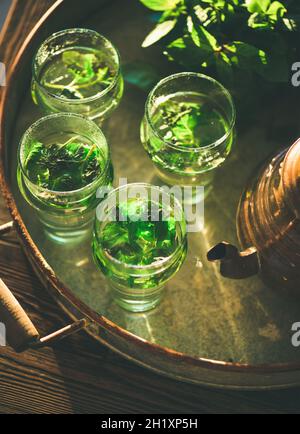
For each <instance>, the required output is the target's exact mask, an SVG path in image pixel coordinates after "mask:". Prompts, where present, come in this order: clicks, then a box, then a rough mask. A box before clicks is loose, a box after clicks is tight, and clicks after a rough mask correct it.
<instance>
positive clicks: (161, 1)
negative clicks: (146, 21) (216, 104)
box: [140, 0, 181, 11]
mask: <svg viewBox="0 0 300 434" xmlns="http://www.w3.org/2000/svg"><path fill="white" fill-rule="evenodd" d="M140 1H141V2H142V3H143V5H145V6H146V7H147V8H149V9H152V10H153V11H166V10H168V9H174V8H175V6H177V4H178V3H179V2H180V1H181V0H140Z"/></svg>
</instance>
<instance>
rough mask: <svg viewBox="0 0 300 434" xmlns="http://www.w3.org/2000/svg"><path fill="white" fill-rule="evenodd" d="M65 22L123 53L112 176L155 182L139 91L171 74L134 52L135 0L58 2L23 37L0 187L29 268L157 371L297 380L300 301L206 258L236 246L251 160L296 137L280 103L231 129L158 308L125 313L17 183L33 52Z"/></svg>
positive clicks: (154, 58) (243, 380)
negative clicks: (234, 275) (183, 256)
mask: <svg viewBox="0 0 300 434" xmlns="http://www.w3.org/2000/svg"><path fill="white" fill-rule="evenodd" d="M74 26H80V27H88V28H92V29H95V30H97V31H98V32H100V33H102V34H104V35H105V36H107V37H108V38H109V39H111V40H112V42H113V43H114V45H116V46H117V47H118V48H119V50H120V53H121V57H122V60H123V69H124V75H125V78H126V91H125V95H124V98H123V101H122V103H121V106H120V108H119V109H118V110H117V111H116V112H115V113H114V114H113V115H112V117H111V118H110V119H109V120H108V121H107V122H106V124H105V125H104V132H105V134H106V136H107V138H108V141H109V143H110V146H111V149H112V157H113V163H114V167H115V173H116V180H117V181H118V179H119V178H120V177H123V178H127V179H128V182H135V181H143V182H151V183H154V184H155V183H156V182H157V180H156V178H155V173H154V170H153V167H152V164H151V162H150V161H149V159H148V157H147V156H146V154H145V152H144V150H143V148H142V146H141V144H140V139H139V125H140V121H141V118H142V116H143V110H144V104H145V99H146V95H147V91H146V89H147V87H149V86H150V87H151V85H152V83H154V82H155V81H157V80H158V79H159V78H161V77H163V76H165V75H168V74H169V73H170V72H176V67H175V66H174V65H172V64H169V63H167V62H166V60H164V58H163V57H162V55H161V54H160V50H159V49H158V50H157V49H155V48H150V49H147V50H146V49H142V48H141V42H142V40H143V38H144V36H145V34H146V33H147V31H148V30H150V29H151V28H152V26H153V24H152V23H151V22H150V20H149V12H148V11H147V10H146V9H145V8H144V7H143V6H142V5H140V4H139V2H138V0H136V1H132V0H114V1H106V0H103V1H100V0H85V1H84V2H81V1H80V0H76V1H75V0H72V1H69V0H65V1H61V0H59V1H57V2H56V3H55V5H54V6H53V7H52V8H51V9H50V10H49V11H48V13H47V14H46V15H45V16H44V17H43V18H42V20H41V21H40V22H39V23H38V24H37V25H36V27H35V28H34V30H33V31H32V32H31V33H30V35H29V36H28V38H27V39H26V42H25V44H24V45H23V47H22V49H21V50H20V52H19V54H18V56H17V57H16V59H15V62H14V63H13V66H12V69H11V71H10V76H9V78H8V86H7V87H6V91H5V95H4V98H3V102H2V106H1V113H0V116H1V118H0V122H1V125H2V126H3V128H2V129H1V161H2V163H1V184H2V189H3V192H4V195H5V198H6V201H7V205H8V208H9V210H10V212H11V214H12V217H13V220H14V222H15V227H16V229H17V231H18V234H19V237H20V241H21V243H22V245H23V246H24V249H25V251H26V254H27V256H28V257H29V259H30V261H31V263H32V265H33V267H34V269H35V271H36V273H37V274H38V276H39V277H40V279H41V280H42V282H43V283H44V285H45V287H46V288H47V289H48V290H49V291H50V292H51V294H52V295H53V297H54V298H55V299H56V300H57V302H58V303H59V304H60V305H61V307H62V308H63V309H64V310H65V311H66V312H67V313H68V314H69V315H70V317H71V318H72V319H74V320H77V319H81V318H86V319H87V320H88V322H89V326H88V327H87V331H88V332H89V333H90V334H91V335H92V336H93V337H94V338H95V339H96V340H98V341H99V342H101V343H102V344H105V345H107V346H109V347H110V348H111V349H113V350H114V351H116V352H118V353H119V354H121V355H123V356H125V357H126V358H128V359H130V360H132V361H134V362H136V363H138V364H140V365H142V366H144V367H146V368H149V369H152V370H154V371H156V372H157V373H161V374H164V375H168V376H171V377H173V378H176V379H178V380H183V381H188V382H193V383H198V384H205V385H210V386H215V387H228V388H240V389H243V388H244V389H259V388H276V387H286V386H291V385H298V384H300V349H297V348H294V347H293V346H292V343H291V336H292V332H291V327H292V324H293V323H294V322H296V321H300V303H299V302H298V303H295V300H294V299H290V298H288V297H286V296H284V295H283V294H280V293H277V292H274V291H272V289H269V288H266V287H265V286H264V285H263V283H262V282H261V281H260V280H259V278H256V277H254V278H250V279H246V280H243V281H233V280H226V279H224V278H222V277H221V276H220V274H219V271H218V268H217V267H216V266H215V265H214V264H211V263H208V262H207V260H206V253H207V251H208V250H209V248H210V247H211V246H213V245H214V244H216V243H218V242H219V241H221V240H223V239H226V240H228V241H230V242H233V243H236V242H237V240H236V229H235V213H236V209H237V205H238V201H239V197H240V195H241V193H242V191H243V189H244V187H245V185H246V182H247V179H248V178H249V177H250V175H251V173H252V172H253V170H254V169H255V167H256V166H257V165H258V164H259V163H261V162H262V161H264V160H265V158H266V157H267V156H268V155H269V154H270V153H271V152H274V151H276V148H278V147H279V146H280V145H287V144H288V143H292V141H293V140H292V139H294V138H295V137H290V131H292V129H289V128H288V127H289V125H291V123H292V120H291V119H293V117H292V116H294V118H295V112H294V111H292V109H291V108H290V106H289V101H284V98H281V99H279V98H277V99H275V100H274V101H269V103H268V104H265V105H264V106H263V107H260V108H258V109H257V116H256V118H257V120H256V121H255V122H253V123H252V122H251V123H250V124H249V125H247V127H246V128H239V129H240V130H241V131H239V134H238V140H237V144H236V145H235V148H234V150H233V152H232V155H231V157H230V158H229V160H228V161H227V162H226V164H225V165H224V166H223V167H222V168H221V169H219V170H218V176H217V177H216V179H215V181H214V186H213V191H212V193H211V194H210V196H209V197H208V198H207V199H206V201H205V228H204V230H203V231H202V232H200V233H197V234H190V239H189V253H188V258H187V261H186V263H185V265H184V267H183V268H182V270H181V271H180V272H179V273H178V275H177V276H176V277H175V279H173V280H172V281H171V282H170V283H169V284H168V286H167V291H166V296H165V298H164V301H163V302H162V304H161V306H159V307H158V308H157V309H155V310H153V311H150V312H148V313H144V314H130V313H126V312H125V311H123V310H122V309H120V308H119V307H117V306H116V305H115V304H114V303H113V302H112V300H111V298H110V293H109V290H108V288H107V284H106V282H105V280H104V278H103V276H102V275H101V273H100V272H99V271H98V270H97V269H96V267H95V265H94V264H93V261H92V257H91V248H90V240H88V241H87V242H85V243H83V244H81V245H79V246H78V245H77V246H66V245H65V246H64V245H55V244H54V243H52V242H51V241H49V240H47V239H46V238H45V237H44V234H43V231H42V230H41V227H40V224H39V222H38V220H37V219H36V216H35V214H34V212H33V211H32V209H30V208H29V207H28V206H27V204H26V203H25V202H24V200H23V199H22V197H21V195H20V193H19V191H18V187H17V184H16V154H17V151H16V150H17V146H18V142H19V140H20V137H21V135H22V133H23V132H24V130H25V129H26V128H27V127H28V126H29V125H30V124H31V123H32V122H33V121H34V120H35V119H37V118H38V117H40V116H41V115H40V113H39V112H38V110H37V108H36V107H35V106H34V105H33V103H32V101H31V98H30V92H29V87H30V86H29V85H30V75H31V61H32V56H33V53H34V51H35V49H36V48H37V47H38V45H39V44H40V43H41V41H42V40H43V39H45V38H46V37H47V36H49V35H50V34H51V33H53V32H54V31H57V30H60V29H62V28H67V27H74ZM279 114H280V120H278V119H279ZM276 116H278V117H277V118H276ZM275 120H276V121H275ZM296 121H297V119H295V124H296ZM266 125H267V126H268V127H266ZM292 127H295V125H294V124H293V126H292ZM292 127H291V128H292ZM276 129H277V130H276ZM274 130H275V131H274ZM269 131H272V134H269ZM276 131H277V132H278V134H276ZM294 131H295V128H294ZM279 133H280V134H281V135H279Z"/></svg>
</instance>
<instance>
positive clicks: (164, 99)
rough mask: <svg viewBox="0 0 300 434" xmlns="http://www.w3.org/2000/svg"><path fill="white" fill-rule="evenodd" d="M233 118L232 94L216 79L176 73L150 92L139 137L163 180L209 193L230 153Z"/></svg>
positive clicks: (187, 73) (170, 183) (234, 115)
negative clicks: (218, 168) (219, 168)
mask: <svg viewBox="0 0 300 434" xmlns="http://www.w3.org/2000/svg"><path fill="white" fill-rule="evenodd" d="M235 118H236V112H235V106H234V103H233V100H232V97H231V95H230V93H229V92H228V91H227V90H226V89H225V88H224V87H223V86H222V85H221V84H220V83H218V82H217V81H216V80H214V79H213V78H210V77H207V76H205V75H202V74H196V73H191V72H184V73H179V74H174V75H171V76H169V77H167V78H165V79H163V80H162V81H160V82H159V83H158V84H157V85H156V87H155V88H154V89H153V90H152V91H151V92H150V94H149V97H148V99H147V103H146V109H145V116H144V119H143V122H142V126H141V140H142V143H143V146H144V148H145V149H146V151H147V153H148V155H149V156H150V158H151V160H152V161H153V163H154V165H155V167H156V169H157V173H158V176H159V177H160V178H161V179H162V180H163V181H164V182H166V183H167V184H169V185H179V186H197V185H198V186H204V187H205V188H206V193H208V190H209V185H210V183H211V182H212V179H213V175H214V169H215V168H217V167H218V166H220V165H221V164H222V163H223V162H224V161H225V159H226V158H227V156H228V155H229V153H230V150H231V147H232V144H233V138H234V125H235Z"/></svg>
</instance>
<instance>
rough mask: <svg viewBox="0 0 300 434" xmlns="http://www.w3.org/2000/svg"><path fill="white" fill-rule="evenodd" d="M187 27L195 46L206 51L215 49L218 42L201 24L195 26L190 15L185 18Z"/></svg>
mask: <svg viewBox="0 0 300 434" xmlns="http://www.w3.org/2000/svg"><path fill="white" fill-rule="evenodd" d="M187 27H188V31H189V33H190V34H191V37H192V40H193V42H194V44H195V45H196V46H197V47H199V48H203V49H205V50H207V51H213V50H216V49H217V47H218V42H217V40H216V38H215V37H214V36H213V35H212V34H211V33H210V32H209V31H208V30H206V29H205V28H204V27H203V26H201V25H198V26H195V25H194V23H193V20H192V17H190V16H189V17H188V18H187Z"/></svg>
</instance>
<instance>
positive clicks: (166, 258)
mask: <svg viewBox="0 0 300 434" xmlns="http://www.w3.org/2000/svg"><path fill="white" fill-rule="evenodd" d="M186 253H187V234H186V225H185V220H184V215H183V210H182V207H181V205H180V203H179V202H178V201H177V199H176V198H175V197H174V196H171V195H170V194H168V193H166V192H164V191H163V190H162V189H160V188H159V187H155V186H152V185H150V184H139V183H137V184H128V185H126V186H123V187H120V188H118V189H116V190H113V191H112V192H111V193H110V194H109V195H108V196H107V198H106V199H105V200H104V201H103V202H101V204H100V205H99V207H98V209H97V218H96V222H95V228H94V239H93V254H94V259H95V262H96V264H97V265H98V267H99V268H100V270H101V271H102V272H103V273H104V274H105V275H106V277H107V279H108V281H109V285H110V288H111V291H112V296H113V299H114V300H115V302H116V303H117V304H118V305H119V306H121V307H122V308H124V309H126V310H128V311H131V312H144V311H147V310H150V309H152V308H154V307H155V306H157V305H158V303H159V302H160V300H161V299H162V296H163V292H164V291H163V290H164V287H165V284H166V282H167V281H168V280H169V279H171V278H172V277H173V276H174V275H175V274H176V273H177V271H178V270H179V269H180V268H181V266H182V264H183V262H184V260H185V257H186Z"/></svg>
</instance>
